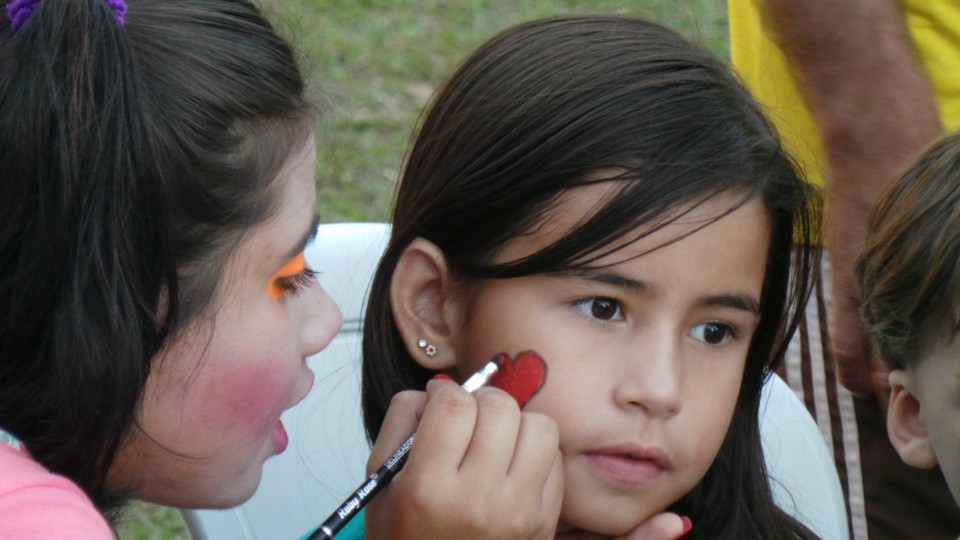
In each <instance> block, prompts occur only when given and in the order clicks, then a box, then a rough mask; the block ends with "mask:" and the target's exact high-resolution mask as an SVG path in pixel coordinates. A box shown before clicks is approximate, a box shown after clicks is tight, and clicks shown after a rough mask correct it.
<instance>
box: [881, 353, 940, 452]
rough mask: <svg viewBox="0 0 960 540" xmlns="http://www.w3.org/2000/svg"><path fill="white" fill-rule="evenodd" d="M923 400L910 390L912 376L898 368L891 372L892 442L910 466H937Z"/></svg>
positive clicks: (889, 423)
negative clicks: (923, 415)
mask: <svg viewBox="0 0 960 540" xmlns="http://www.w3.org/2000/svg"><path fill="white" fill-rule="evenodd" d="M920 407H921V404H920V401H918V400H917V397H916V396H915V395H913V393H911V391H910V376H909V375H908V374H907V372H906V371H903V370H900V369H896V370H893V371H891V372H890V403H889V405H888V407H887V433H888V435H889V437H890V442H891V443H893V447H894V448H895V449H896V450H897V453H898V454H900V459H902V460H903V462H904V463H906V464H907V465H911V466H913V467H919V468H921V469H929V468H931V467H934V466H936V465H937V456H936V455H935V454H934V453H933V445H932V444H931V443H930V435H929V434H928V433H927V427H926V426H925V425H924V423H923V418H922V416H921V414H920Z"/></svg>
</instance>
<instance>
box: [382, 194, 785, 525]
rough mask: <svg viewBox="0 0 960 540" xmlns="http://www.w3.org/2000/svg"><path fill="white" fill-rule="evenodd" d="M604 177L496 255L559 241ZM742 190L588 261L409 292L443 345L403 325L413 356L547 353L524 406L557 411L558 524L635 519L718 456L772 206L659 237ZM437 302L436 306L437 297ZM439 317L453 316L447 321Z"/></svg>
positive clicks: (711, 212)
mask: <svg viewBox="0 0 960 540" xmlns="http://www.w3.org/2000/svg"><path fill="white" fill-rule="evenodd" d="M608 191H609V189H608V187H606V186H604V185H603V184H598V185H594V186H590V187H585V188H578V189H577V190H574V191H572V192H570V193H569V194H568V195H567V196H566V197H564V198H562V199H561V201H560V202H559V204H558V205H557V206H556V207H555V208H554V209H553V210H552V211H551V212H550V213H549V215H547V216H546V217H545V219H544V221H543V223H542V226H540V227H536V228H534V231H533V232H532V233H531V234H528V235H524V236H519V237H517V238H516V239H514V240H513V241H511V242H509V243H508V244H506V245H505V246H504V247H503V249H502V251H501V253H500V254H499V255H498V256H497V260H498V261H500V262H503V261H511V260H515V259H517V258H519V257H522V256H524V255H527V254H529V253H532V252H533V251H535V250H537V249H539V248H541V247H543V246H546V245H548V244H550V243H552V242H554V241H555V240H556V239H557V238H559V236H560V235H561V234H562V233H563V232H564V231H566V230H567V229H568V228H570V227H571V226H573V225H574V224H575V223H576V222H578V221H579V220H580V219H582V218H583V217H585V216H586V215H588V214H589V213H590V212H592V211H593V209H594V208H595V207H596V205H597V204H599V203H601V202H602V201H603V200H604V198H605V197H607V196H608ZM737 200H738V199H737V197H736V196H734V195H724V196H720V197H717V198H715V199H713V200H710V201H707V202H705V203H703V204H701V205H700V206H699V207H697V208H695V209H693V210H691V211H690V212H689V213H688V214H687V215H686V216H683V217H681V218H679V220H678V221H677V222H676V223H675V224H673V225H669V226H667V227H665V228H664V229H662V230H661V231H658V232H655V233H652V234H651V235H649V236H648V237H646V238H643V239H641V240H638V241H636V242H634V243H627V244H626V245H623V246H622V248H621V249H619V250H618V251H616V252H615V253H613V254H611V255H608V256H606V257H604V258H602V259H600V260H599V261H597V262H596V263H594V264H592V265H591V266H592V267H593V268H592V269H590V270H588V271H585V272H567V273H560V274H550V275H534V276H528V277H522V278H515V279H505V280H491V281H486V282H481V283H468V284H466V285H462V286H457V285H450V283H453V280H451V279H449V273H448V272H447V273H444V272H445V270H443V271H441V272H440V277H439V278H438V279H437V280H436V281H437V284H435V285H434V286H430V287H425V288H424V291H426V294H425V295H410V298H411V300H410V301H409V302H408V304H409V305H411V306H413V312H417V313H420V316H421V318H422V320H425V321H426V323H425V326H423V328H426V329H427V330H424V331H426V332H429V331H430V330H429V329H430V328H434V329H435V330H437V331H436V332H435V333H434V334H433V335H429V336H428V337H430V338H431V339H428V341H430V342H432V343H433V342H439V343H441V345H440V346H439V349H440V352H439V353H438V355H437V356H436V357H433V358H431V357H426V356H425V355H422V354H417V353H416V352H415V351H416V349H415V348H413V347H414V344H415V340H412V336H413V334H414V332H410V333H407V332H404V335H405V339H406V338H407V337H408V335H409V336H410V337H411V339H408V340H407V341H410V343H411V351H414V352H413V355H414V358H416V359H417V361H418V362H420V363H422V364H424V365H425V366H426V367H429V368H430V369H437V368H443V369H447V370H448V371H449V372H450V374H451V375H453V376H454V378H456V379H457V380H463V379H465V378H466V377H467V376H469V374H471V373H472V372H473V371H475V370H476V369H478V368H479V367H480V366H481V365H483V364H484V363H485V362H486V361H487V360H488V359H489V358H490V357H492V356H493V355H494V354H496V353H499V352H507V353H508V354H511V355H515V354H516V353H517V352H519V351H522V350H534V351H537V352H538V353H540V355H541V356H543V358H544V359H545V360H546V362H547V364H548V369H549V371H548V376H547V382H546V384H545V385H544V387H543V388H542V389H541V391H540V393H538V394H537V395H536V396H535V397H534V398H533V399H532V400H531V401H530V402H529V403H528V404H527V406H526V408H525V410H526V411H530V412H536V413H541V414H543V415H546V416H549V417H551V418H553V419H554V420H555V421H556V422H557V424H558V426H559V434H560V435H559V444H560V450H561V453H562V456H563V458H562V467H563V484H564V495H563V505H562V510H561V513H560V520H559V523H558V525H557V532H558V533H559V536H561V537H569V538H590V537H591V536H589V535H588V534H587V533H599V534H603V535H621V534H626V533H629V532H630V531H632V530H634V528H635V527H637V526H638V524H642V523H644V522H645V521H646V520H648V519H649V518H651V517H652V516H654V515H656V514H658V513H659V512H661V511H663V510H664V509H665V508H666V507H667V506H669V505H670V504H671V503H673V502H675V501H676V500H678V499H679V498H681V497H682V496H683V495H684V494H685V493H687V492H688V491H689V490H690V489H691V488H692V487H693V486H694V485H695V484H696V483H697V482H698V481H699V480H700V479H701V478H702V476H703V474H704V473H705V472H706V470H707V469H708V467H709V466H710V464H711V463H712V461H713V459H714V457H715V456H716V453H717V451H718V450H719V447H720V445H721V443H722V442H723V439H724V437H725V435H726V431H727V427H728V425H729V422H730V419H731V417H732V415H733V410H734V406H735V403H736V399H737V395H738V392H739V388H740V381H741V378H742V375H743V369H744V364H745V360H746V354H747V350H748V347H749V343H750V338H751V336H752V334H753V331H754V328H755V326H756V322H757V309H756V308H757V306H758V305H759V297H760V291H761V288H762V284H763V279H764V270H765V263H766V250H767V244H768V241H769V237H768V230H769V220H768V217H767V214H766V211H765V210H764V208H763V207H762V205H761V204H760V203H759V202H756V201H752V202H750V203H748V204H746V205H744V206H743V207H741V208H740V209H738V210H736V211H734V212H732V213H731V214H729V215H728V216H726V217H723V218H721V219H719V220H718V221H716V222H715V223H712V224H710V225H708V226H706V227H705V228H703V229H702V230H700V231H698V232H695V233H693V234H692V235H690V236H688V237H687V238H685V239H682V240H680V241H677V242H675V243H672V244H669V245H665V246H664V245H663V244H665V243H667V242H670V241H671V240H674V239H675V238H677V237H678V236H679V235H682V234H686V233H690V232H692V231H693V229H695V228H697V227H700V226H701V225H703V224H704V223H705V220H709V219H712V218H715V217H717V216H718V215H719V214H721V213H723V212H724V211H726V210H727V209H729V208H730V207H731V206H732V205H733V204H734V203H735V202H736V201H737ZM758 233H759V234H758ZM628 236H631V237H632V235H628ZM423 243H425V244H429V243H427V242H426V241H423ZM431 245H432V244H431ZM419 246H420V245H419V244H417V243H416V242H415V243H414V245H413V246H411V248H410V249H411V250H412V251H417V250H420V249H421V247H419ZM660 246H663V247H660ZM653 248H659V249H654V250H653V251H651V249H653ZM422 249H423V251H421V252H420V254H419V255H418V254H416V253H413V252H411V260H412V261H413V262H411V263H410V265H409V266H408V265H407V264H406V263H404V262H403V261H401V265H400V268H398V270H397V272H398V273H399V275H400V278H399V282H400V283H398V280H397V278H395V281H394V286H395V287H398V288H400V289H403V286H402V282H403V281H404V280H405V279H407V277H406V276H407V275H408V274H410V273H414V274H415V273H416V272H417V271H418V270H416V268H417V267H418V265H421V266H423V265H422V263H420V262H417V261H423V260H424V259H425V258H426V257H425V254H426V253H428V252H429V247H424V248H422ZM648 252H649V253H648ZM441 266H442V265H441ZM411 267H412V269H411ZM443 268H445V267H443ZM705 268H709V269H710V273H709V274H708V275H706V276H705V273H704V269H705ZM705 277H706V279H705ZM444 291H449V292H444ZM404 294H405V293H404V292H402V291H401V292H399V293H398V295H397V297H395V299H396V300H397V302H400V303H403V300H402V298H403V297H404ZM438 295H439V296H438ZM433 297H439V298H441V300H440V301H439V302H437V301H435V300H431V298H433ZM395 303H396V302H395ZM431 303H435V304H437V305H439V306H441V308H440V309H439V310H437V311H436V312H434V311H432V310H431V309H430V308H429V306H430V304H431ZM402 311H403V310H398V309H397V308H396V307H395V312H401V313H400V314H399V316H398V320H400V321H406V322H402V323H401V324H404V325H405V326H407V327H408V329H409V326H415V325H416V321H415V320H414V322H412V323H410V321H411V319H409V318H407V317H405V316H404V314H403V313H402ZM407 323H409V325H408V324H407ZM443 328H447V329H449V331H447V332H446V333H444V334H440V333H439V330H440V329H443ZM434 340H439V341H434ZM448 351H449V352H448ZM601 368H602V369H601ZM480 429H484V428H483V426H481V427H478V430H480ZM418 436H419V435H418ZM477 440H479V441H488V440H489V439H488V438H486V437H484V438H481V437H477ZM622 453H631V454H633V455H634V457H635V458H639V459H625V458H622V457H620V456H619V454H622ZM694 526H695V524H694Z"/></svg>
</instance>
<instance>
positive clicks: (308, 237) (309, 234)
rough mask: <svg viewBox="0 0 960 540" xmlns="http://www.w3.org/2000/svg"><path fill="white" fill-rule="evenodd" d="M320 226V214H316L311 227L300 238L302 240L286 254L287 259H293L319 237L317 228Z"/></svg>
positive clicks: (311, 220)
mask: <svg viewBox="0 0 960 540" xmlns="http://www.w3.org/2000/svg"><path fill="white" fill-rule="evenodd" d="M319 226H320V214H317V213H314V214H313V217H312V218H310V227H309V228H308V229H307V230H306V231H304V233H303V235H302V236H300V240H298V241H297V243H296V244H294V246H293V248H292V249H291V250H290V251H289V252H288V253H287V254H286V256H285V259H292V258H294V257H296V256H297V255H299V254H300V252H301V251H303V250H304V249H305V248H306V247H307V244H309V243H310V242H311V241H312V240H313V239H314V238H316V237H317V227H319Z"/></svg>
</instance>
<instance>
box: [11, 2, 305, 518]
mask: <svg viewBox="0 0 960 540" xmlns="http://www.w3.org/2000/svg"><path fill="white" fill-rule="evenodd" d="M127 7H128V9H127V12H126V15H125V17H124V21H123V24H122V25H121V24H120V23H119V21H118V20H117V17H116V15H115V13H114V12H113V11H112V10H111V8H110V7H109V6H108V4H107V2H105V1H104V0H56V1H53V0H49V1H42V2H39V3H38V4H37V6H36V9H35V11H34V13H33V14H32V15H31V16H30V17H29V18H28V19H27V20H26V21H25V22H24V23H23V24H22V26H20V27H19V28H18V29H17V30H16V31H14V30H13V29H12V28H11V26H10V21H8V20H6V18H4V19H3V20H2V21H0V201H3V203H2V204H3V206H4V219H3V221H2V223H0V313H2V314H3V316H2V317H0V427H2V428H3V429H5V430H7V431H9V432H11V433H12V434H13V435H15V436H16V437H18V438H20V439H21V440H22V441H23V442H24V443H25V445H26V447H27V448H28V450H29V451H30V453H31V455H32V456H33V457H34V459H36V460H37V461H39V462H40V463H42V464H43V465H44V466H46V467H47V468H48V469H49V470H51V471H53V472H56V473H59V474H62V475H65V476H66V477H68V478H70V479H71V480H73V481H75V482H76V483H77V484H79V485H80V486H81V487H82V488H83V489H84V490H85V491H86V493H87V494H88V495H89V496H90V497H91V499H92V500H93V501H94V503H95V504H96V505H98V506H99V507H100V508H101V509H102V510H103V511H104V512H105V513H106V514H108V515H109V514H110V513H111V509H114V508H115V507H116V506H117V505H118V504H119V503H120V502H122V497H121V494H118V493H116V492H114V491H113V490H112V489H111V488H110V486H108V485H107V481H106V479H107V474H108V472H109V470H110V467H111V465H112V464H113V461H114V459H115V457H116V455H117V452H118V449H119V448H120V446H121V443H122V441H123V439H124V436H125V435H126V434H127V433H128V432H129V430H131V429H136V428H135V419H136V412H137V407H138V406H139V404H140V400H141V397H142V395H143V391H144V386H145V384H146V381H147V378H148V377H149V374H150V369H151V364H152V362H153V359H154V356H155V355H156V353H157V351H158V350H159V349H160V347H161V346H162V345H163V343H164V340H165V339H166V338H167V336H168V335H170V334H171V333H172V332H174V331H175V330H176V329H177V328H180V327H182V326H183V325H184V324H185V323H186V322H188V321H190V320H191V319H192V318H194V317H196V316H198V314H200V313H201V312H202V311H203V310H204V308H205V307H207V306H208V305H209V304H210V302H211V300H212V298H214V297H215V295H216V290H217V286H218V283H219V281H220V278H221V273H222V271H223V267H224V266H225V262H226V259H227V257H228V256H229V254H230V250H231V247H232V246H234V245H235V244H236V242H237V241H238V240H239V238H240V236H241V235H242V234H243V232H244V231H245V230H246V229H247V228H249V227H250V226H252V225H253V224H256V223H259V222H261V221H263V220H264V219H266V218H267V217H268V216H269V215H270V214H271V212H273V211H274V208H275V207H276V202H275V199H276V196H275V193H274V190H273V189H272V184H273V179H274V178H275V177H276V174H277V172H278V171H279V169H280V167H281V165H282V164H283V162H284V161H285V160H286V158H287V156H288V154H290V153H291V152H292V150H293V149H295V148H298V147H299V145H300V144H302V141H304V140H306V137H307V134H308V132H309V129H310V127H311V120H310V119H311V118H312V115H313V113H312V111H311V107H310V105H309V104H308V102H307V100H306V99H305V92H304V81H303V79H302V76H301V73H300V71H299V68H298V67H297V63H296V61H295V57H294V53H293V51H292V50H291V48H290V47H289V46H288V44H287V43H286V42H285V41H284V40H283V39H281V38H280V37H278V36H277V34H276V33H275V32H274V30H273V29H272V27H271V26H270V24H269V23H268V22H267V21H265V20H264V19H263V17H262V16H261V14H260V13H259V12H258V10H257V9H256V8H255V7H254V6H253V5H252V4H250V3H248V2H246V1H242V0H241V1H231V0H163V1H160V2H157V1H149V0H128V1H127Z"/></svg>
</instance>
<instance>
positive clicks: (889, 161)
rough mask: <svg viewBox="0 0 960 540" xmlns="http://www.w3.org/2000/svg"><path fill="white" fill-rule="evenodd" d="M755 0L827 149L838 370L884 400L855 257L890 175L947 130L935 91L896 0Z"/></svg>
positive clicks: (850, 383) (854, 387) (852, 385)
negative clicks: (869, 215)
mask: <svg viewBox="0 0 960 540" xmlns="http://www.w3.org/2000/svg"><path fill="white" fill-rule="evenodd" d="M757 1H759V2H761V4H763V5H765V10H764V11H765V17H766V19H767V20H766V22H767V24H768V25H770V26H771V27H772V28H773V29H774V31H775V34H776V36H777V39H778V41H779V44H780V47H781V49H782V50H783V52H784V54H785V56H786V58H787V60H788V62H789V63H790V65H791V68H792V71H793V75H794V78H795V80H796V82H797V85H798V87H799V89H800V92H801V94H802V95H803V97H804V99H805V100H806V102H807V104H808V106H809V108H810V109H811V113H812V114H813V117H814V120H815V121H816V123H817V126H818V129H819V131H820V135H821V138H822V140H823V144H824V148H825V151H826V156H825V157H826V162H827V169H828V170H827V171H825V180H826V185H827V196H828V202H827V213H826V241H827V246H828V250H829V253H830V260H831V266H832V274H831V283H832V289H833V302H832V307H831V311H830V325H829V329H830V338H831V340H832V345H833V353H834V358H835V360H836V364H837V372H838V375H839V377H840V380H841V382H842V383H843V384H844V385H845V386H846V387H847V388H849V389H850V390H851V391H853V392H854V394H857V395H860V396H868V395H874V396H875V397H876V398H877V399H878V400H880V401H881V405H885V399H886V396H887V390H886V388H887V386H886V384H887V383H886V370H885V368H884V367H883V364H882V362H880V361H879V359H878V358H876V357H875V355H873V354H871V350H870V346H869V340H868V338H867V336H866V333H865V331H864V329H863V325H862V324H861V322H860V318H859V314H858V307H859V302H858V297H859V291H858V288H857V285H856V280H855V278H854V276H853V264H854V262H855V260H856V257H857V255H858V253H859V252H860V250H861V249H862V247H863V242H864V239H865V237H866V228H867V213H868V211H869V208H870V206H871V205H872V203H873V201H874V199H875V198H876V196H877V194H878V193H879V191H880V189H881V188H882V186H883V184H884V183H885V182H888V181H891V180H892V179H894V178H895V177H896V176H897V175H898V174H899V173H900V172H901V171H902V170H903V169H904V168H905V167H906V166H907V165H908V164H909V162H910V161H911V160H912V159H914V158H915V157H916V156H917V155H919V153H920V151H921V150H922V149H923V148H924V147H926V146H927V145H928V144H929V143H930V142H931V141H933V140H934V139H935V138H937V137H938V136H939V135H940V134H941V133H942V127H941V124H940V120H939V116H938V113H937V108H936V103H935V101H934V97H933V91H932V89H931V86H930V84H929V82H928V80H927V78H926V76H925V74H924V71H923V67H922V64H921V61H920V60H919V59H918V58H917V56H916V52H915V50H914V47H913V43H912V41H911V39H910V35H909V32H908V30H907V27H906V23H905V21H904V18H903V14H902V12H901V8H900V5H899V4H900V2H899V1H898V0H843V1H837V0H757ZM883 408H884V410H885V409H886V407H885V406H884V407H883Z"/></svg>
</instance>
